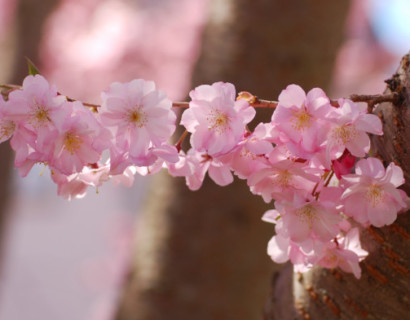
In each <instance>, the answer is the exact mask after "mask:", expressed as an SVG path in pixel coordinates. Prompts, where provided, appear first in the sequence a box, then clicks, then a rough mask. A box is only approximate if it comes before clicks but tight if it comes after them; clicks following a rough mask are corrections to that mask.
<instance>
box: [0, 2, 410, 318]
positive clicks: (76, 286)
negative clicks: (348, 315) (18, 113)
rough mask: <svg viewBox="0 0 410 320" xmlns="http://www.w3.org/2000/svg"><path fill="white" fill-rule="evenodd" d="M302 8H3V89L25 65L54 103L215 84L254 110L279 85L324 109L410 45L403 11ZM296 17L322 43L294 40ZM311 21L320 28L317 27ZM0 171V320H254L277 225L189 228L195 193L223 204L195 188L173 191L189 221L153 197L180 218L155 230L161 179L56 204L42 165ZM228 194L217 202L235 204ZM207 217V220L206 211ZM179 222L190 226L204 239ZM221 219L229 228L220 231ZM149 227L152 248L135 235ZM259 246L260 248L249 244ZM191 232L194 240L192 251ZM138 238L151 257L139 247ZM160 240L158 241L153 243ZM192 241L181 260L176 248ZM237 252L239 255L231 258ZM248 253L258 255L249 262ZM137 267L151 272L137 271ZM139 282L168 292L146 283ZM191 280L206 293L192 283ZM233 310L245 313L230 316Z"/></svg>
mask: <svg viewBox="0 0 410 320" xmlns="http://www.w3.org/2000/svg"><path fill="white" fill-rule="evenodd" d="M314 2H315V1H310V3H309V1H308V5H309V6H307V5H306V4H305V5H302V4H300V3H299V4H298V2H297V1H285V0H283V1H264V0H258V1H244V0H237V1H235V0H227V1H223V0H45V1H41V3H40V2H39V1H35V0H0V82H1V83H21V81H22V79H23V78H24V76H25V74H26V64H25V61H24V56H28V57H30V58H31V59H32V60H33V61H34V62H35V63H36V64H37V66H38V67H39V68H40V70H41V72H42V73H43V75H44V76H46V77H47V78H48V80H49V81H50V82H51V83H54V84H56V85H57V87H58V89H59V91H60V92H62V93H63V94H66V95H68V96H70V97H72V98H76V99H80V100H83V101H87V102H91V103H99V101H100V100H99V99H100V92H101V91H102V90H104V89H106V88H107V87H108V86H109V84H110V83H112V82H113V81H120V82H125V81H130V80H132V79H135V78H144V79H146V80H154V81H155V82H156V84H157V87H158V88H160V89H161V90H164V91H166V92H167V94H168V96H169V97H170V98H171V99H172V100H183V99H186V96H187V94H188V92H189V90H190V89H191V88H193V86H195V85H197V84H199V83H211V82H214V81H218V80H223V81H231V82H233V83H234V84H235V85H237V89H238V91H239V90H248V91H251V92H252V93H255V94H257V95H259V96H261V97H263V98H266V99H276V97H277V94H278V93H279V92H280V91H281V90H282V89H283V88H284V87H285V86H286V84H288V83H291V82H295V83H299V84H302V85H304V86H305V89H306V90H309V89H310V88H311V87H314V86H322V87H325V89H327V90H328V92H329V95H330V96H331V97H340V96H348V95H349V94H352V93H369V94H370V93H380V92H382V91H383V90H384V87H385V86H384V83H383V80H384V79H386V78H388V77H389V76H390V75H391V74H392V73H393V72H394V70H395V68H396V67H397V65H398V61H399V58H400V57H401V56H402V55H403V54H405V53H406V52H408V50H409V49H410V25H409V23H408V18H409V17H410V2H409V1H407V0H390V1H386V0H355V1H340V4H338V5H335V4H329V8H327V9H322V10H329V11H325V12H320V11H315V10H316V9H315V7H314V6H315V4H314ZM325 2H326V1H325ZM332 6H333V7H332ZM249 8H250V9H249ZM309 10H310V11H309ZM330 10H333V11H330ZM329 12H332V13H331V14H329ZM315 14H318V15H319V16H320V17H321V18H323V19H316V18H314V15H315ZM328 16H329V17H328ZM303 19H307V23H310V24H312V26H313V25H316V26H317V29H314V28H312V30H313V31H314V30H320V32H319V31H318V32H317V33H316V34H312V35H310V34H306V32H308V31H306V30H305V29H306V25H304V24H303V23H301V21H304V20H303ZM326 19H328V20H326ZM316 20H321V21H322V22H324V23H325V21H327V22H326V23H327V26H326V28H323V26H320V25H317V23H318V22H316ZM323 29H327V30H326V31H327V32H328V33H327V34H326V33H323V32H325V31H324V30H323ZM263 30H265V31H263ZM299 44H302V45H299ZM303 50H306V51H303ZM317 51H320V52H323V53H322V55H318V54H317ZM312 52H316V53H315V54H313V53H312ZM321 65H323V66H325V67H323V68H324V69H323V70H322V69H321V68H322V67H321ZM316 69H318V70H316ZM315 72H316V73H317V75H315V76H314V75H312V74H314V73H315ZM238 74H242V76H241V75H239V76H238ZM10 161H11V153H10V152H9V150H8V147H7V146H6V144H2V145H1V147H0V179H1V180H0V181H1V182H0V183H1V185H0V211H1V212H0V213H1V221H0V241H1V244H0V248H1V251H0V258H1V259H0V320H20V319H21V320H23V319H24V320H25V319H32V320H40V319H41V320H44V319H59V320H65V319H67V320H69V319H70V320H72V319H78V320H109V319H171V320H173V319H175V320H180V319H242V318H241V317H240V314H242V315H243V319H259V318H260V315H261V314H262V309H263V305H264V303H265V301H264V299H265V298H264V297H267V294H268V290H269V285H270V275H271V274H272V271H273V270H274V269H275V267H273V266H272V263H271V262H270V261H269V257H267V256H266V255H265V247H266V244H267V240H268V239H269V235H271V234H272V232H273V229H272V228H271V227H270V226H263V228H265V229H263V230H262V231H261V229H259V228H260V227H259V225H262V224H263V223H262V222H259V220H260V217H261V216H262V214H263V210H264V209H262V208H263V205H260V204H258V205H255V206H253V205H252V206H251V205H250V204H249V205H248V204H246V205H243V207H244V208H242V209H241V210H245V213H238V212H239V211H240V209H239V208H236V207H235V205H231V207H234V209H232V210H231V209H227V210H228V211H229V212H230V210H231V211H232V213H229V214H228V215H227V217H228V218H227V219H226V220H223V221H222V220H218V219H221V218H220V216H221V215H223V212H217V214H218V216H216V218H213V220H200V219H202V218H199V217H198V216H197V217H195V215H196V214H198V215H199V214H200V212H192V211H193V210H195V206H194V205H195V204H197V205H198V206H199V207H200V206H201V205H200V204H199V203H200V202H197V201H196V200H195V201H193V200H192V197H196V196H198V197H205V200H204V201H205V202H206V201H208V202H209V198H206V197H207V196H209V197H214V196H215V194H219V193H220V192H222V191H221V189H212V188H214V187H211V186H208V185H210V184H208V183H205V186H204V188H205V191H203V193H202V194H201V193H195V194H194V195H190V194H189V193H186V194H185V193H184V194H183V195H182V193H181V194H179V193H178V197H180V198H178V199H185V200H179V201H180V203H182V204H185V207H186V208H188V206H189V205H191V206H192V208H194V209H193V210H190V209H187V210H186V211H187V212H185V211H184V210H182V211H181V209H178V210H179V211H178V210H177V209H175V204H173V203H172V202H170V201H171V200H170V199H167V198H166V197H172V194H168V193H167V192H164V194H162V193H161V194H160V195H158V197H157V198H156V199H157V202H158V201H159V202H160V203H164V208H165V209H164V208H157V207H155V208H154V210H157V211H158V210H162V211H163V213H162V214H163V215H164V216H161V215H159V216H157V217H159V220H164V221H165V220H167V219H168V218H167V216H166V214H167V212H170V213H169V217H171V218H169V220H171V219H174V220H175V219H176V220H175V221H177V222H178V223H175V224H173V222H172V221H170V222H169V221H168V222H166V223H165V222H164V223H165V224H160V225H159V227H158V222H154V223H152V222H151V221H150V220H149V218H148V219H147V218H146V217H147V214H148V213H149V214H151V211H152V210H153V209H152V205H151V206H149V205H148V206H147V205H146V204H147V203H149V200H147V199H149V198H150V197H152V191H150V190H151V189H152V188H154V189H155V188H156V186H157V185H158V183H161V184H162V185H165V186H168V187H169V188H173V187H172V185H169V184H168V182H166V183H164V181H163V180H159V182H158V181H155V179H152V178H151V177H145V178H140V177H136V181H135V183H134V186H133V187H132V188H125V187H113V186H112V185H111V184H110V183H106V184H105V185H104V186H103V187H102V188H99V192H98V193H96V192H95V190H89V192H88V194H87V196H86V197H85V198H84V199H80V200H73V201H71V202H67V201H65V200H64V199H61V198H59V197H57V195H56V193H57V190H56V186H55V185H54V184H53V183H52V182H51V179H50V178H49V176H48V171H47V170H45V172H44V174H41V172H42V171H43V168H42V167H41V166H36V167H35V168H34V169H33V170H32V172H31V173H30V174H29V176H28V177H27V178H24V179H21V178H20V177H18V175H17V172H16V170H14V169H13V168H12V166H11V165H10V163H11V162H10ZM160 179H167V178H166V177H160ZM180 184H181V185H182V186H183V184H184V182H183V181H182V183H180ZM178 188H179V187H178ZM181 188H182V187H181ZM176 189H177V188H176ZM215 190H216V191H215ZM235 190H236V189H235ZM181 192H182V191H181ZM228 192H229V191H228ZM232 192H235V194H232ZM236 192H237V191H231V195H229V194H227V195H225V197H226V198H229V197H231V198H232V199H231V202H232V203H233V202H235V201H236V200H237V199H236V198H237V195H238V193H236ZM240 192H242V191H240ZM187 199H188V200H187ZM190 199H191V200H190ZM207 199H208V200H207ZM222 199H224V198H222ZM187 201H191V202H194V204H192V203H191V202H187ZM222 201H224V200H222ZM252 201H253V200H252ZM258 201H259V200H258ZM216 202H217V203H216V205H218V204H220V202H218V201H216ZM165 203H166V205H165ZM246 203H248V202H246ZM157 206H158V204H157ZM181 206H182V205H181ZM228 206H229V204H228ZM241 206H242V205H241ZM182 207H183V206H182ZM256 208H257V209H256ZM175 210H177V212H178V214H174V211H175ZM204 210H205V209H204ZM206 210H208V211H209V212H208V211H207V213H204V215H206V216H207V217H210V216H212V214H213V212H214V211H215V210H216V209H215V208H211V207H209V208H208V207H207V209H206ZM196 211H200V208H199V209H198V210H196ZM247 214H252V215H253V217H252V219H253V220H252V221H251V220H248V219H249V217H248V216H247ZM153 215H154V214H152V215H150V216H153ZM192 216H194V217H192ZM164 217H165V218H164ZM189 219H195V221H198V219H199V220H200V221H202V222H201V223H202V224H203V225H205V227H204V230H202V229H201V227H200V226H197V225H195V224H190V223H188V222H186V221H188V220H189ZM230 219H231V220H230ZM232 219H235V224H236V225H235V226H237V228H236V227H235V230H231V229H229V228H230V227H229V223H230V221H233V220H232ZM181 221H183V223H180V222H181ZM176 224H177V226H176ZM152 226H157V227H158V228H157V229H156V232H157V233H161V232H163V234H162V236H154V237H152V236H151V235H148V236H147V235H145V232H146V230H148V229H150V228H152ZM178 228H180V229H178ZM181 228H182V229H181ZM183 228H185V229H183ZM198 228H199V229H198ZM207 228H208V229H207ZM164 230H166V231H164ZM181 230H182V231H181ZM210 230H213V231H212V232H211V231H210ZM214 230H220V235H215V233H216V232H218V231H214ZM249 230H251V231H249ZM181 232H183V234H184V235H183V236H181V234H180V233H181ZM201 232H203V233H201ZM138 233H139V234H141V236H139V235H138ZM174 233H175V234H177V235H176V236H175V237H174V236H173V234H174ZM190 233H191V235H192V238H190V236H189V234H190ZM256 234H258V235H259V234H261V238H260V242H258V245H257V247H253V246H254V243H253V242H252V241H253V240H251V239H253V237H254V235H256ZM195 235H197V238H201V239H205V240H206V241H205V240H202V242H201V240H195V239H193V238H194V237H195ZM209 237H214V238H209ZM224 237H226V238H227V240H226V241H225V238H224ZM142 239H144V241H147V242H148V243H150V244H151V245H152V248H150V249H149V250H147V249H146V248H143V249H138V248H139V247H141V246H140V242H141V241H142ZM175 239H176V240H175ZM160 241H165V242H167V245H165V247H164V245H163V244H162V245H157V243H158V242H160ZM195 241H198V242H195ZM225 242H226V244H225ZM188 243H189V246H190V247H189V248H190V249H189V250H188V251H184V250H186V249H185V246H188ZM146 245H147V244H146V243H145V244H144V246H146ZM247 245H248V246H249V247H247ZM218 247H222V249H223V250H224V251H221V252H222V253H221V256H219V255H218V253H215V256H217V257H218V258H219V260H217V261H215V262H213V261H212V257H211V256H212V255H214V252H217V250H218ZM236 247H237V249H236ZM181 248H182V249H181ZM214 250H215V251H214ZM235 250H238V251H239V252H240V253H238V254H237V255H235V254H234V253H231V252H230V251H232V252H233V251H235ZM252 250H253V251H257V252H259V254H258V258H255V257H254V256H252V255H251V253H250V251H252ZM164 251H166V252H167V254H161V255H160V256H161V257H156V255H158V252H161V253H163V252H164ZM228 251H229V252H228ZM223 252H226V256H229V255H230V254H233V255H232V257H231V258H230V260H226V261H225V260H223V259H224V258H225V255H224V254H223ZM201 254H203V255H204V256H201ZM252 254H253V253H252ZM152 256H155V258H152ZM164 257H165V258H164ZM181 257H185V258H181ZM196 258H198V260H196ZM201 259H202V260H201ZM258 259H260V260H258ZM143 260H144V261H146V262H147V261H149V263H146V264H147V265H142V264H144V263H143V262H142V261H143ZM186 260H189V261H186ZM175 261H177V262H175ZM181 261H183V263H186V264H180V263H182V262H181ZM192 261H194V262H192ZM195 261H199V262H198V263H195ZM259 261H261V262H259ZM173 263H175V266H176V267H175V268H176V269H175V270H184V271H183V272H181V275H179V276H178V271H175V270H174V269H172V268H171V269H170V268H168V267H165V265H170V264H173ZM158 264H159V266H158ZM262 265H263V267H262ZM241 267H243V268H242V269H241ZM213 268H214V269H213ZM138 270H139V271H138ZM147 270H148V271H149V272H148V271H147ZM164 270H165V271H167V272H165V271H164ZM169 270H174V271H171V272H170V271H169ZM219 270H222V271H223V272H222V271H221V272H219ZM154 271H155V272H154ZM147 272H148V273H147ZM235 272H238V273H237V274H235ZM170 273H172V275H170ZM160 274H162V276H161V275H160ZM232 274H235V276H232ZM174 275H175V276H174ZM194 275H197V277H195V276H194ZM213 275H215V276H213ZM191 276H192V279H191ZM218 276H219V278H218ZM143 277H146V278H152V277H157V278H160V277H163V279H166V281H165V280H161V281H159V280H158V281H153V282H150V283H149V284H147V283H148V282H147V281H142V280H141V278H143ZM172 277H174V278H172ZM207 277H208V278H207ZM170 278H172V279H171V280H170ZM187 278H189V279H188V280H187ZM194 278H195V279H194ZM197 278H202V279H205V278H206V281H208V283H209V282H212V283H213V284H212V286H208V285H207V284H205V285H202V284H201V282H200V279H197ZM247 278H249V279H252V281H250V282H246V279H247ZM224 279H227V280H226V281H227V282H226V283H225V282H224ZM203 281H205V280H203ZM238 282H243V286H242V287H241V286H238V285H237V283H238ZM175 284H177V286H178V288H177V289H175ZM179 284H180V285H179ZM173 286H174V287H173ZM198 288H199V289H198ZM252 288H255V290H257V292H253V291H252V290H253V289H252ZM261 288H262V289H261ZM238 291H240V292H242V294H238ZM147 292H148V293H147ZM247 293H248V295H247ZM250 295H252V296H253V297H254V298H249V296H250ZM233 296H235V299H236V300H235V299H234V298H231V297H233ZM207 299H208V300H207ZM252 299H253V300H252ZM251 300H252V301H253V302H252V304H251V303H250V302H249V305H248V304H247V303H248V301H251ZM137 301H139V302H137ZM141 301H142V302H141ZM142 303H143V304H144V305H142ZM201 305H202V306H206V307H204V308H203V309H204V310H200V309H201ZM241 305H243V308H244V310H252V311H250V312H249V313H246V311H241ZM134 306H137V307H134ZM147 306H148V307H147ZM198 306H199V307H198ZM155 309H157V310H155ZM175 309H179V311H176V310H175ZM141 310H143V313H141V314H139V315H138V312H142V311H141ZM181 310H182V311H181ZM184 310H185V313H184ZM186 310H190V311H189V312H188V314H187V312H186ZM235 310H236V311H237V312H238V314H239V315H234V313H235ZM238 310H239V311H238ZM173 312H174V313H173ZM178 312H179V313H178ZM181 312H182V313H181Z"/></svg>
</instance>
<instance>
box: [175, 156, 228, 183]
mask: <svg viewBox="0 0 410 320" xmlns="http://www.w3.org/2000/svg"><path fill="white" fill-rule="evenodd" d="M168 171H169V174H170V175H171V176H173V177H185V178H186V183H187V186H188V187H189V189H190V190H198V189H199V188H200V187H201V186H202V182H203V180H204V178H205V174H206V172H208V174H209V177H210V178H211V179H212V180H213V181H214V182H215V183H216V184H218V185H220V186H226V185H228V184H230V183H232V182H233V175H232V172H231V170H230V168H229V167H227V166H226V165H224V164H223V163H222V162H221V161H219V160H218V158H212V157H210V156H209V155H206V154H203V153H200V152H198V151H196V150H194V149H190V150H188V153H187V154H186V155H185V153H184V152H183V151H181V152H180V160H179V161H178V162H177V163H170V164H168Z"/></svg>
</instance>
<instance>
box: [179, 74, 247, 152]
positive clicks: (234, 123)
mask: <svg viewBox="0 0 410 320" xmlns="http://www.w3.org/2000/svg"><path fill="white" fill-rule="evenodd" d="M189 95H190V97H191V99H192V101H191V102H190V104H189V109H187V110H185V111H184V113H183V114H182V119H181V124H182V125H184V126H185V128H186V129H187V130H188V131H189V132H190V133H192V135H191V138H190V139H191V145H192V147H193V148H194V149H196V150H198V151H201V152H206V153H207V154H208V155H210V156H219V155H222V154H226V153H227V152H229V151H231V150H232V149H233V148H234V147H235V146H236V145H237V144H238V143H239V142H240V141H241V139H242V138H243V136H244V134H245V127H246V125H247V124H248V123H249V122H250V121H251V120H252V119H253V117H254V116H255V109H254V108H252V107H250V106H249V104H248V102H247V101H246V100H245V99H240V100H238V101H235V88H234V86H233V85H232V84H231V83H223V82H217V83H214V84H212V85H201V86H199V87H197V88H195V90H192V91H191V92H190V94H189Z"/></svg>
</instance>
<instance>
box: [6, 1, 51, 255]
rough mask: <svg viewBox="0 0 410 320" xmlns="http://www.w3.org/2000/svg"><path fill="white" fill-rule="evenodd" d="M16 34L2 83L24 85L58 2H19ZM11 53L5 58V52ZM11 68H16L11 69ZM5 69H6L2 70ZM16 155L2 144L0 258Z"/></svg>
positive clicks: (9, 42)
mask: <svg viewBox="0 0 410 320" xmlns="http://www.w3.org/2000/svg"><path fill="white" fill-rule="evenodd" d="M17 2H18V4H17V19H16V23H15V27H16V29H17V30H16V32H14V31H12V30H11V29H12V28H10V31H9V33H8V34H7V35H6V37H7V41H6V42H5V43H4V44H2V45H4V46H8V48H4V49H2V51H3V53H2V56H1V57H2V58H4V59H6V60H2V61H1V63H2V64H5V65H6V66H5V68H4V69H6V70H9V72H7V73H10V76H8V77H7V79H6V78H2V79H1V82H0V83H17V84H18V83H22V81H23V79H24V77H25V76H26V75H27V74H28V73H27V64H26V61H25V59H24V57H28V58H30V59H31V60H33V61H38V60H39V54H38V52H39V50H38V49H39V45H40V41H41V37H42V34H43V25H44V22H45V20H46V18H47V16H48V15H49V14H50V12H51V10H52V9H53V8H54V6H55V5H56V3H58V0H45V1H42V2H41V5H39V3H38V1H35V0H18V1H17ZM7 51H10V53H8V54H6V55H3V54H4V52H7ZM10 66H12V67H11V68H10ZM2 69H3V68H2ZM13 156H14V154H13V152H12V150H11V148H10V144H9V143H2V144H0V181H1V183H0V257H2V251H3V247H2V246H3V242H4V241H3V240H4V239H3V237H4V234H5V229H6V228H7V206H8V204H9V202H8V200H9V197H10V191H11V190H10V182H11V173H12V167H13V166H12V164H13Z"/></svg>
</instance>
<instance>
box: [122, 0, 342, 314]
mask: <svg viewBox="0 0 410 320" xmlns="http://www.w3.org/2000/svg"><path fill="white" fill-rule="evenodd" d="M347 7H348V1H327V0H320V1H317V0H316V1H313V0H310V1H303V2H302V1H297V0H282V1H270V0H269V1H267V0H236V1H234V0H214V1H212V5H211V14H210V20H209V23H208V25H207V27H206V30H205V33H204V40H203V48H202V53H201V56H200V58H199V61H198V65H197V68H196V71H195V74H194V81H193V82H194V84H193V86H195V85H198V84H203V83H212V82H215V81H229V82H232V83H234V84H235V85H236V87H237V90H238V91H240V90H247V91H250V92H252V93H253V94H256V95H258V96H261V97H266V98H275V97H276V96H277V94H278V93H279V92H280V91H281V90H282V89H283V88H285V86H286V85H287V84H289V83H291V82H295V83H299V84H301V85H302V86H304V87H305V88H306V89H310V88H311V87H314V86H321V87H326V85H327V84H328V83H329V79H330V75H331V71H332V66H333V62H334V58H335V53H336V51H337V48H338V45H339V43H340V41H341V39H342V30H343V22H344V18H345V15H346V13H347ZM270 116H271V112H266V114H265V115H264V119H265V120H267V119H269V117H270ZM262 118H263V116H262V117H260V118H259V121H260V120H261V119H262ZM154 179H155V181H153V185H152V186H153V188H152V191H151V193H150V194H149V198H148V199H147V205H146V207H145V210H144V213H143V214H144V218H143V220H142V221H141V222H139V228H138V230H137V239H136V251H135V261H134V267H133V270H132V272H131V274H130V277H129V281H127V284H126V287H125V291H124V295H123V298H122V300H121V302H120V308H119V312H118V316H117V320H131V319H132V320H137V319H138V320H139V319H141V320H142V319H144V320H146V319H148V320H151V319H155V320H160V319H164V320H165V319H167V320H169V319H171V320H174V319H175V320H185V319H187V320H188V319H189V320H192V319H195V320H202V319H204V320H209V319H213V320H219V319H220V320H226V319H235V320H242V319H243V320H251V319H261V318H262V316H263V305H264V301H265V300H266V296H267V294H268V289H269V283H270V280H269V279H270V275H271V273H272V270H273V269H274V268H278V267H274V265H273V263H272V262H271V261H270V259H269V257H268V256H267V255H266V246H267V241H268V240H269V238H270V237H271V236H272V235H273V228H272V226H271V225H269V224H265V223H262V222H261V220H260V218H261V216H262V214H263V212H264V211H265V210H266V209H267V208H268V207H267V206H266V204H264V203H263V201H262V200H261V199H260V198H259V197H256V196H253V195H251V193H250V192H249V188H248V187H247V186H246V183H245V182H244V181H236V182H235V183H234V184H233V185H231V186H229V187H224V188H222V187H219V186H217V185H215V184H214V183H213V182H211V181H209V180H208V179H206V181H205V182H204V185H203V187H202V188H201V190H200V191H197V192H191V191H189V190H188V189H187V187H186V186H185V182H184V181H183V180H182V179H170V178H169V177H167V176H165V175H162V176H156V177H154Z"/></svg>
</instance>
